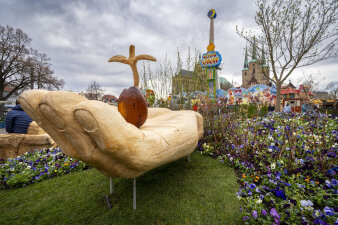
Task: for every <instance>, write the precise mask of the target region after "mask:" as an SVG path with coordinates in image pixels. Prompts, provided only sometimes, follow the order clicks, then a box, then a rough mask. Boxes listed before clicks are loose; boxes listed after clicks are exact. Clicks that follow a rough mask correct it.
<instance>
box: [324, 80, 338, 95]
mask: <svg viewBox="0 0 338 225" xmlns="http://www.w3.org/2000/svg"><path fill="white" fill-rule="evenodd" d="M326 90H327V91H328V92H329V96H330V98H332V99H337V98H338V81H331V82H330V83H329V84H328V85H327V86H326Z"/></svg>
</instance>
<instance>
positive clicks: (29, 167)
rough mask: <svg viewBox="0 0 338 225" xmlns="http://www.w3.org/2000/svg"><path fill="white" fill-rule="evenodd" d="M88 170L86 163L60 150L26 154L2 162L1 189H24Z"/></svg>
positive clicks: (0, 171) (0, 168)
mask: <svg viewBox="0 0 338 225" xmlns="http://www.w3.org/2000/svg"><path fill="white" fill-rule="evenodd" d="M87 168H88V166H87V165H86V164H85V163H84V162H82V161H79V160H76V159H73V158H70V157H68V156H66V155H64V154H63V153H62V152H61V150H60V149H59V148H49V149H43V150H36V151H34V152H26V153H25V154H23V155H21V156H18V157H16V158H13V159H7V160H0V189H5V188H15V187H22V186H26V185H28V184H32V183H37V182H40V181H43V180H46V179H49V178H53V177H55V176H61V175H64V174H68V173H72V172H74V171H81V170H84V169H87Z"/></svg>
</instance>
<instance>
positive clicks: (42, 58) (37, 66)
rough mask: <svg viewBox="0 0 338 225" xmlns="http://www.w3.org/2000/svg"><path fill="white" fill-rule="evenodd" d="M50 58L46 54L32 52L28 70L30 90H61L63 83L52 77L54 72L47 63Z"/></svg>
mask: <svg viewBox="0 0 338 225" xmlns="http://www.w3.org/2000/svg"><path fill="white" fill-rule="evenodd" d="M49 61H50V58H48V57H47V55H46V54H43V53H39V52H37V51H36V50H33V51H32V57H31V70H30V89H34V88H37V89H47V90H53V89H57V90H59V89H60V88H63V86H64V84H65V82H64V80H63V79H60V80H59V79H58V78H57V77H55V76H53V74H54V71H53V70H52V68H51V64H50V63H49Z"/></svg>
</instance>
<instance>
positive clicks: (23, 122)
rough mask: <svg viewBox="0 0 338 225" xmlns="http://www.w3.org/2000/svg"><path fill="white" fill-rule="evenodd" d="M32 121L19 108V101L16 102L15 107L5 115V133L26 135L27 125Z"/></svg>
mask: <svg viewBox="0 0 338 225" xmlns="http://www.w3.org/2000/svg"><path fill="white" fill-rule="evenodd" d="M31 122H32V119H31V118H30V117H29V116H28V115H27V113H26V112H25V111H23V109H22V108H21V106H20V104H19V101H18V100H16V106H15V107H14V108H13V109H12V110H11V111H9V112H8V113H7V115H6V120H5V124H6V131H7V133H16V134H27V130H28V127H29V124H30V123H31Z"/></svg>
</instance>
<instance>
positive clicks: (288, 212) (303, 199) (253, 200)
mask: <svg viewBox="0 0 338 225" xmlns="http://www.w3.org/2000/svg"><path fill="white" fill-rule="evenodd" d="M237 115H238V114H237ZM237 115H235V114H224V115H221V116H212V115H210V114H209V115H206V116H205V117H204V119H205V135H204V137H203V139H202V140H201V141H200V143H199V146H198V147H199V150H200V151H201V153H202V154H207V155H211V156H213V157H214V158H217V159H219V160H220V161H221V162H222V163H225V164H227V165H230V166H232V167H234V168H235V169H236V172H237V175H238V182H239V183H240V185H241V187H240V189H239V190H238V192H237V196H238V199H240V200H241V201H243V202H244V203H245V204H244V205H245V207H244V208H243V209H241V210H242V214H243V221H244V223H245V224H338V219H337V218H338V214H337V211H338V207H337V206H338V199H337V194H338V186H337V183H338V182H337V171H338V167H337V165H336V162H337V146H338V141H337V134H338V133H337V130H336V127H337V121H338V120H337V119H335V118H333V117H328V116H326V115H324V114H322V115H321V114H313V115H303V114H300V115H297V116H296V115H286V114H281V113H273V114H268V115H267V116H265V117H261V118H253V119H247V118H240V117H239V116H237Z"/></svg>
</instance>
